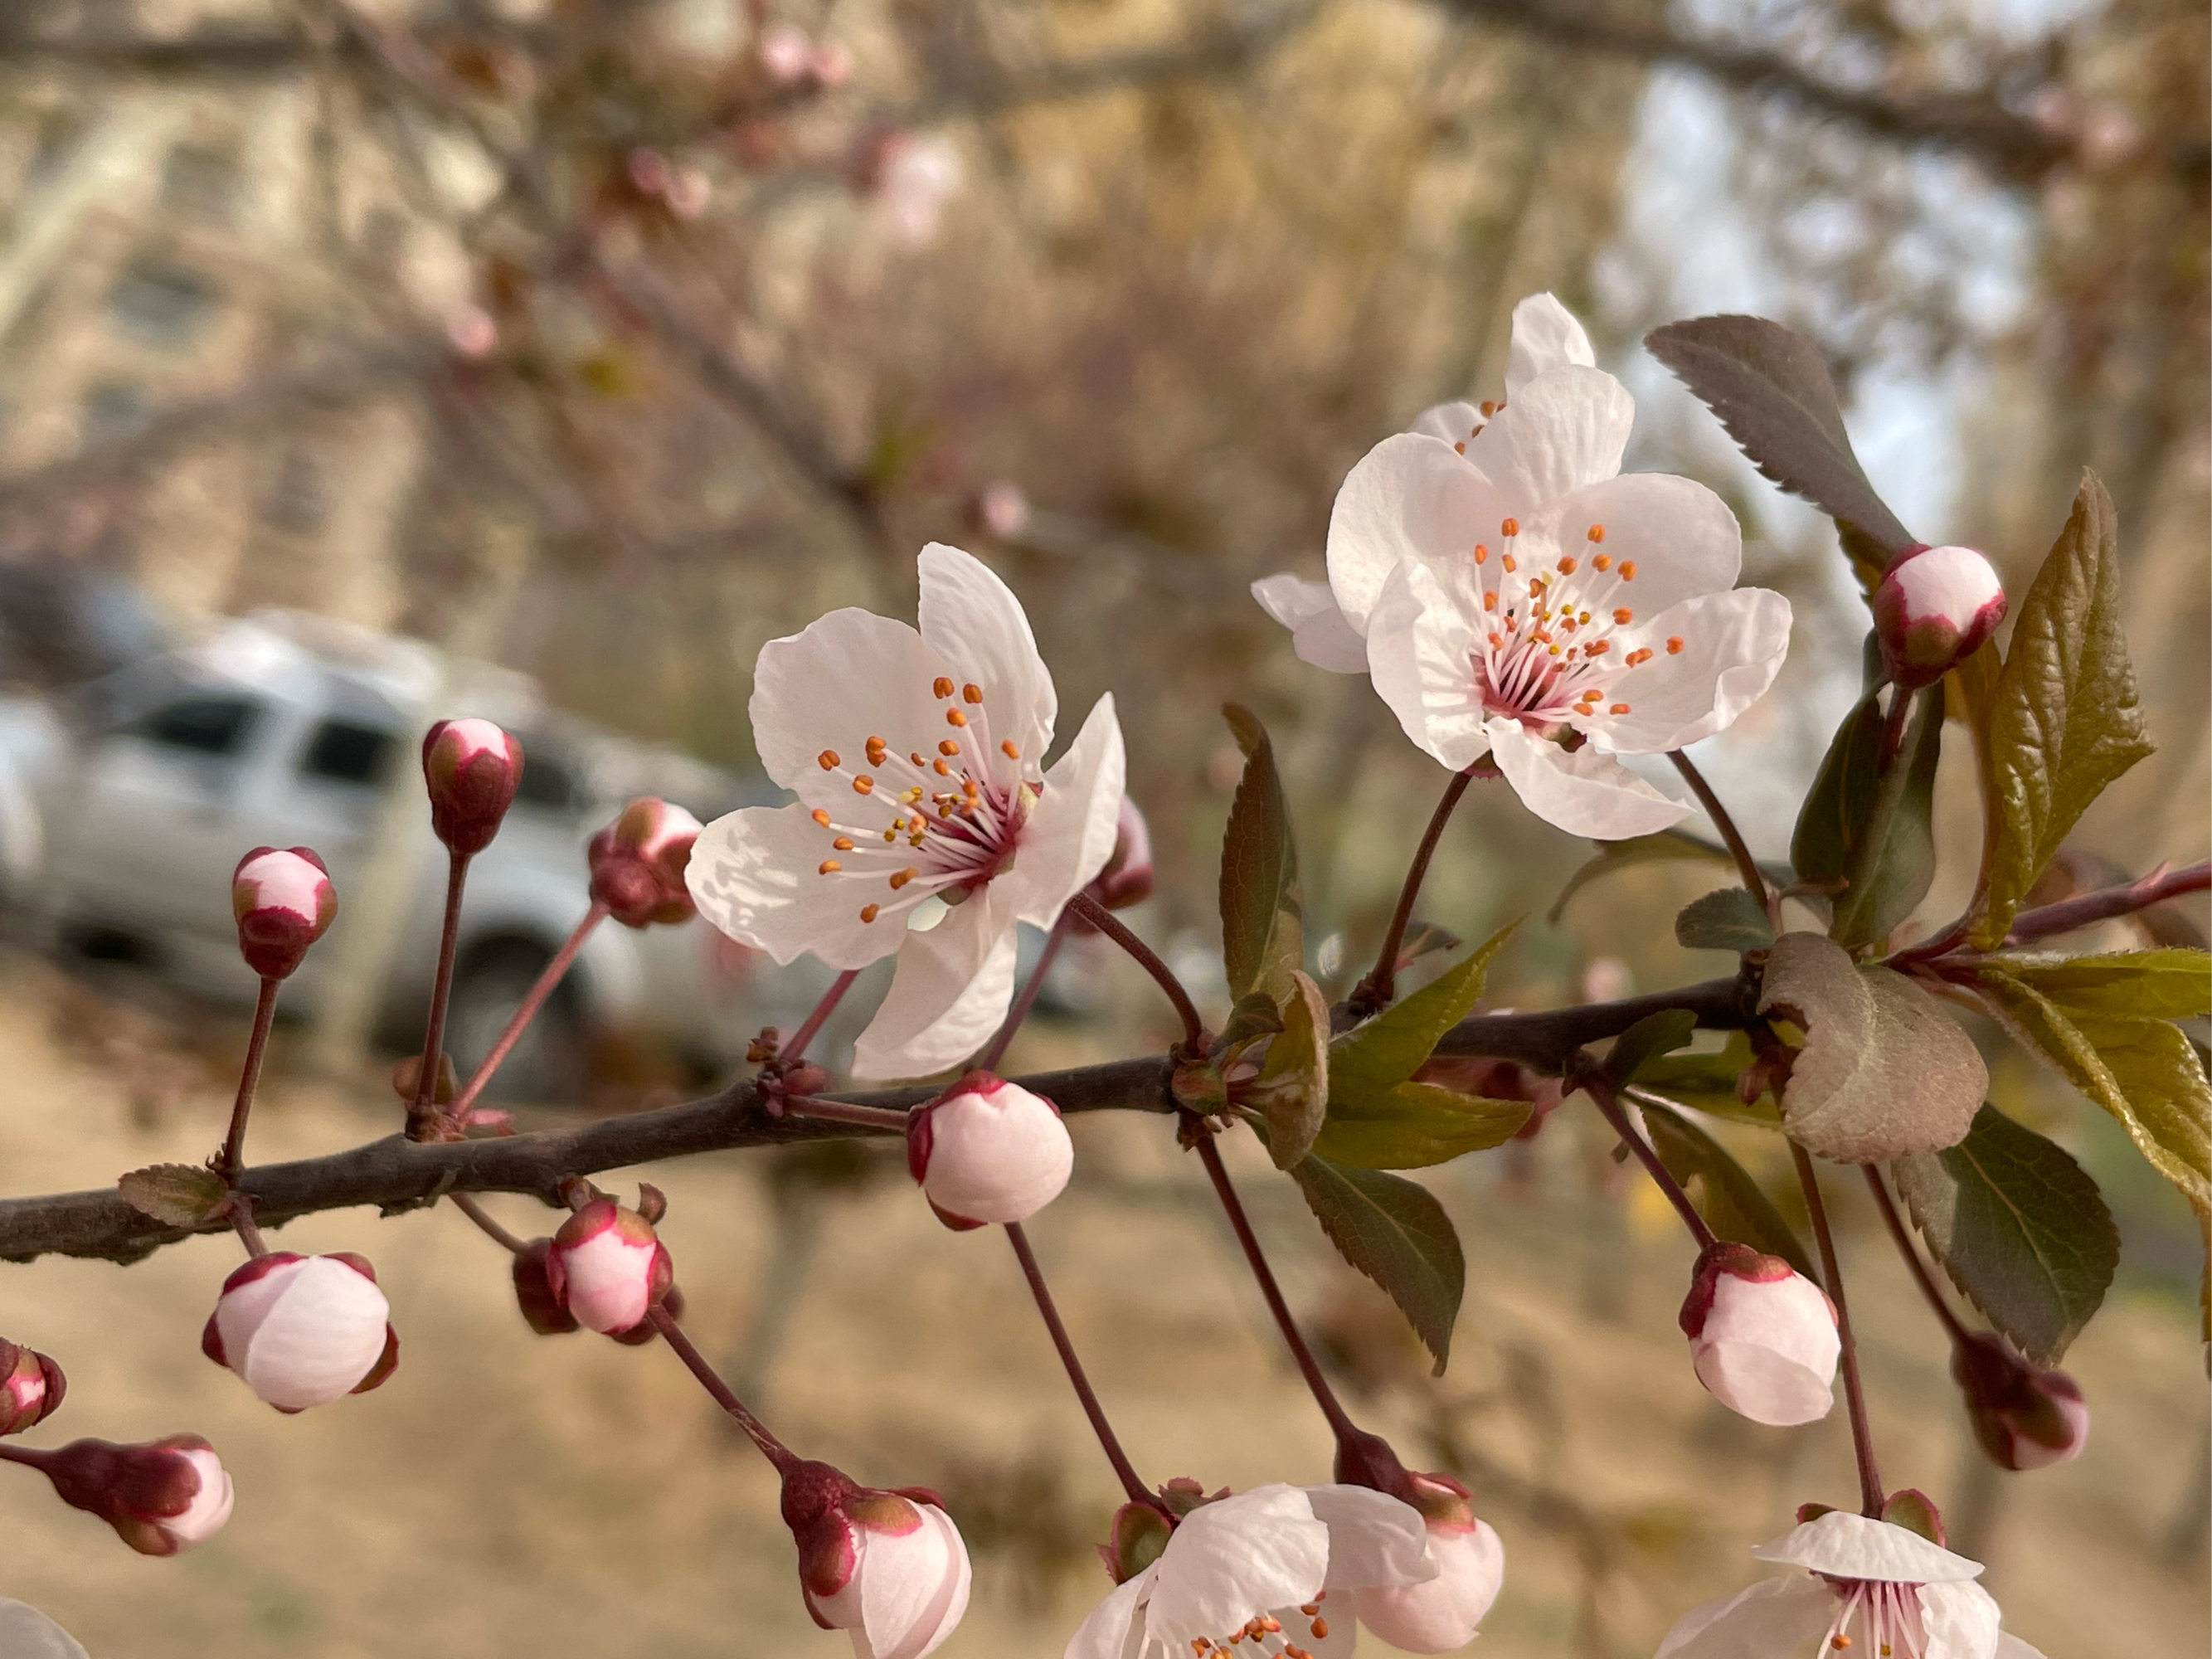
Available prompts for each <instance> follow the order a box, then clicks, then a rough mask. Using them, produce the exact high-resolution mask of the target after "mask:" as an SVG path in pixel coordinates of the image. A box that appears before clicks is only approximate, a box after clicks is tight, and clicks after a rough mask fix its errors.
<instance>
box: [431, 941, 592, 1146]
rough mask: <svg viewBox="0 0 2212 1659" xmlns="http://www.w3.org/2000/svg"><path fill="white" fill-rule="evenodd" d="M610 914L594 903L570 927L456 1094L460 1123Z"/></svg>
mask: <svg viewBox="0 0 2212 1659" xmlns="http://www.w3.org/2000/svg"><path fill="white" fill-rule="evenodd" d="M606 916H607V907H606V906H605V905H604V904H598V903H594V904H593V905H592V908H590V909H588V910H586V911H585V912H584V919H583V920H582V921H580V922H578V923H577V924H576V925H575V927H573V928H571V929H570V930H569V933H568V938H567V939H563V940H562V942H561V948H560V949H559V950H558V951H555V952H554V953H553V960H552V961H550V962H549V963H546V964H545V968H544V972H542V973H540V974H539V975H538V981H537V983H536V984H534V985H532V987H530V989H529V990H528V991H527V992H526V994H524V996H523V999H522V1000H521V1002H520V1004H518V1005H517V1006H516V1007H515V1010H514V1012H513V1015H512V1016H511V1017H509V1018H508V1020H507V1029H506V1030H502V1031H501V1033H500V1034H499V1041H498V1042H495V1043H493V1044H492V1045H491V1052H490V1053H489V1054H486V1055H485V1056H484V1057H483V1061H482V1063H481V1064H479V1065H478V1066H477V1069H476V1071H475V1073H473V1074H472V1075H471V1077H470V1079H469V1080H468V1083H467V1085H465V1087H464V1088H463V1089H462V1090H461V1091H460V1093H459V1094H458V1095H456V1096H455V1097H453V1104H452V1105H451V1106H449V1107H447V1109H446V1115H447V1117H448V1118H449V1119H451V1120H452V1121H453V1124H454V1125H455V1127H459V1126H461V1125H463V1124H465V1123H466V1122H467V1121H469V1108H470V1107H471V1106H473V1105H475V1104H476V1102H477V1096H478V1095H481V1094H482V1093H483V1091H484V1085H486V1084H488V1083H489V1082H490V1081H491V1077H492V1073H494V1072H496V1071H497V1070H499V1067H500V1063H501V1061H502V1060H505V1059H506V1058H507V1055H508V1054H511V1053H513V1049H514V1045H515V1044H516V1043H517V1042H520V1041H521V1040H522V1034H523V1032H524V1031H525V1030H528V1029H529V1025H530V1022H531V1021H532V1020H533V1019H535V1018H538V1010H539V1009H541V1008H543V1007H544V1006H545V999H546V998H548V997H550V996H551V995H552V994H553V987H555V986H556V985H558V984H559V983H560V982H561V981H562V978H563V977H564V976H565V975H567V973H568V969H569V967H570V966H571V965H572V964H573V963H574V962H575V960H576V953H577V952H578V951H581V950H582V949H583V948H584V941H585V940H586V939H589V938H590V937H591V936H592V929H593V928H594V927H598V926H599V924H600V923H601V922H602V921H605V920H606ZM434 1086H435V1085H434Z"/></svg>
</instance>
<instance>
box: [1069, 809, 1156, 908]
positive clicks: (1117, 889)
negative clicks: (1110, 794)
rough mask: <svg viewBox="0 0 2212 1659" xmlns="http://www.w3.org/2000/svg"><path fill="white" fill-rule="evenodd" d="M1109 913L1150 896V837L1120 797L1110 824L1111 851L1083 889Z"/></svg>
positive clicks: (1137, 815) (1138, 814) (1141, 816)
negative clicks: (1116, 811) (1112, 843)
mask: <svg viewBox="0 0 2212 1659" xmlns="http://www.w3.org/2000/svg"><path fill="white" fill-rule="evenodd" d="M1085 891H1086V892H1088V893H1089V894H1090V895H1091V897H1093V898H1095V899H1097V901H1098V902H1099V903H1101V904H1103V905H1104V906H1105V907H1106V908H1108V909H1109V910H1126V909H1127V908H1129V906H1131V905H1133V904H1142V903H1143V902H1145V901H1146V899H1148V898H1150V897H1152V831H1151V830H1150V829H1147V828H1146V825H1145V815H1144V814H1143V813H1142V812H1141V811H1138V810H1137V803H1136V802H1134V801H1133V800H1131V799H1129V798H1128V797H1127V795H1124V796H1122V797H1121V815H1120V817H1118V818H1116V820H1115V824H1114V851H1113V853H1112V854H1111V855H1110V856H1109V858H1108V859H1107V860H1106V867H1105V868H1104V869H1103V870H1101V871H1100V872H1098V873H1097V875H1096V876H1094V877H1092V878H1091V885H1090V886H1089V887H1088V888H1086V889H1085Z"/></svg>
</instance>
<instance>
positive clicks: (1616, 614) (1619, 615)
mask: <svg viewBox="0 0 2212 1659" xmlns="http://www.w3.org/2000/svg"><path fill="white" fill-rule="evenodd" d="M1620 574H1622V575H1624V576H1625V575H1626V574H1628V568H1627V567H1626V565H1624V566H1622V567H1621V572H1620ZM1635 620H1636V613H1635V612H1634V611H1632V610H1630V609H1629V608H1628V607H1627V606H1626V605H1621V606H1620V607H1618V608H1617V609H1616V610H1615V611H1613V622H1614V623H1616V624H1617V625H1618V626H1620V627H1622V628H1626V627H1627V626H1628V624H1629V623H1632V622H1634V621H1635Z"/></svg>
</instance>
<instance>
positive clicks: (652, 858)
mask: <svg viewBox="0 0 2212 1659" xmlns="http://www.w3.org/2000/svg"><path fill="white" fill-rule="evenodd" d="M699 829H700V824H699V820H698V819H696V818H695V817H692V816H691V815H690V813H689V812H687V811H684V809H683V808H682V807H680V806H671V805H669V803H668V802H666V801H665V800H662V799H659V797H657V796H653V795H644V796H641V797H640V798H639V799H636V800H634V801H632V802H631V803H630V804H629V805H627V806H625V807H623V810H622V816H621V817H617V819H616V820H615V821H614V822H613V823H611V824H609V825H608V826H607V827H606V828H605V829H602V830H600V831H599V834H598V835H596V836H592V845H591V848H590V850H589V852H588V854H586V856H587V857H588V858H589V859H590V860H591V866H592V899H593V900H594V901H596V902H599V903H600V904H604V905H605V906H606V907H607V914H608V915H611V916H612V917H613V918H614V919H615V920H616V921H618V922H620V923H622V924H623V926H624V927H650V926H651V925H652V924H653V923H654V922H656V921H659V922H670V923H673V922H679V921H688V920H689V919H690V916H691V915H692V911H693V908H694V906H693V904H692V902H691V890H690V888H689V887H687V886H685V885H684V871H685V870H686V869H687V868H689V867H690V863H691V847H692V843H693V842H696V841H697V840H698V839H699Z"/></svg>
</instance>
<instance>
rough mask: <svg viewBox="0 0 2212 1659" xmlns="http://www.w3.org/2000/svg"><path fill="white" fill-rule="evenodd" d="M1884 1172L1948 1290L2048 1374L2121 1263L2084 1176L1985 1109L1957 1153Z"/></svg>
mask: <svg viewBox="0 0 2212 1659" xmlns="http://www.w3.org/2000/svg"><path fill="white" fill-rule="evenodd" d="M1890 1167H1891V1172H1892V1173H1893V1175H1894V1176H1896V1179H1897V1190H1898V1193H1899V1195H1900V1196H1901V1197H1903V1199H1904V1200H1905V1206H1906V1207H1907V1208H1909V1209H1910V1210H1911V1212H1912V1218H1913V1220H1914V1221H1915V1222H1916V1223H1917V1225H1919V1228H1920V1231H1921V1233H1922V1235H1923V1237H1925V1238H1926V1239H1927V1240H1928V1248H1929V1251H1930V1253H1932V1254H1933V1255H1934V1256H1935V1257H1936V1260H1937V1261H1940V1262H1942V1264H1943V1271H1944V1272H1946V1273H1948V1274H1950V1276H1951V1282H1952V1283H1953V1284H1954V1285H1957V1286H1958V1287H1959V1289H1960V1291H1963V1292H1965V1294H1966V1297H1968V1298H1969V1299H1970V1300H1971V1301H1972V1303H1973V1304H1974V1305H1975V1306H1976V1307H1977V1308H1979V1309H1980V1310H1982V1312H1983V1313H1984V1314H1985V1315H1987V1316H1988V1317H1989V1321H1990V1323H1991V1324H1992V1325H1994V1326H1996V1328H1997V1329H1999V1330H2000V1331H2002V1332H2003V1333H2004V1334H2006V1335H2007V1336H2008V1337H2010V1338H2011V1339H2012V1340H2013V1341H2014V1343H2015V1344H2016V1345H2017V1346H2018V1347H2019V1348H2020V1351H2021V1352H2022V1353H2024V1354H2026V1355H2027V1357H2028V1358H2030V1359H2033V1361H2034V1362H2035V1363H2036V1364H2039V1365H2055V1364H2057V1363H2058V1362H2059V1360H2060V1359H2061V1358H2063V1357H2064V1355H2065V1352H2066V1349H2067V1346H2068V1345H2069V1344H2070V1343H2071V1342H2072V1341H2073V1340H2074V1339H2075V1337H2077V1336H2079V1335H2080V1334H2081V1328H2082V1327H2083V1326H2085V1325H2087V1323H2088V1322H2089V1317H2090V1316H2091V1315H2092V1314H2093V1313H2095V1312H2096V1311H2097V1309H2098V1306H2099V1304H2101V1303H2102V1302H2103V1301H2104V1299H2105V1292H2106V1290H2107V1289H2108V1288H2110V1286H2111V1285H2112V1273H2113V1270H2114V1269H2115V1268H2117V1267H2118V1266H2119V1262H2120V1234H2119V1229H2118V1228H2117V1227H2115V1226H2114V1225H2112V1212H2111V1211H2110V1210H2108V1209H2106V1207H2105V1200H2104V1196H2103V1194H2100V1193H2099V1192H2098V1190H2097V1183H2096V1182H2093V1181H2092V1180H2091V1179H2090V1178H2089V1176H2088V1175H2087V1172H2086V1171H2084V1170H2082V1168H2081V1165H2080V1164H2076V1163H2075V1161H2074V1160H2073V1159H2072V1158H2069V1157H2068V1156H2067V1154H2066V1153H2065V1152H2063V1150H2061V1149H2060V1148H2059V1147H2057V1146H2053V1145H2052V1144H2051V1142H2050V1141H2048V1140H2045V1139H2044V1138H2043V1137H2042V1136H2041V1135H2039V1134H2038V1133H2035V1131H2034V1130H2033V1129H2030V1128H2027V1127H2024V1126H2022V1125H2021V1124H2018V1123H2015V1122H2014V1121H2012V1120H2011V1119H2010V1118H2008V1117H2007V1116H2006V1115H2004V1114H2003V1113H2002V1112H2000V1111H1998V1110H1996V1109H1995V1108H1994V1107H1990V1106H1984V1107H1983V1108H1982V1109H1981V1110H1980V1111H1979V1112H1978V1113H1977V1114H1976V1115H1975V1117H1974V1127H1972V1129H1970V1130H1968V1131H1967V1133H1966V1139H1964V1140H1962V1141H1960V1143H1959V1144H1958V1145H1957V1146H1948V1147H1946V1148H1945V1149H1944V1150H1943V1151H1942V1152H1916V1153H1914V1154H1912V1155H1911V1157H1909V1158H1899V1159H1898V1161H1897V1162H1896V1163H1895V1164H1893V1165H1891V1166H1890Z"/></svg>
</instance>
